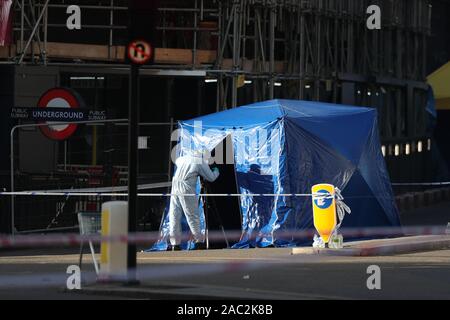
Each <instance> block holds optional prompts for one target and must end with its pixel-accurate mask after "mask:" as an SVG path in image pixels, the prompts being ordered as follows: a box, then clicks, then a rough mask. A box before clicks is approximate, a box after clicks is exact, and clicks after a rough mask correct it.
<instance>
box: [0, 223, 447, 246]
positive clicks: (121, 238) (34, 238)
mask: <svg viewBox="0 0 450 320" xmlns="http://www.w3.org/2000/svg"><path fill="white" fill-rule="evenodd" d="M50 231H51V229H49V232H50ZM339 232H340V233H341V234H343V235H344V237H346V238H353V239H363V238H371V237H399V236H425V235H448V234H449V233H448V232H449V230H448V229H447V226H424V227H384V228H379V227H376V228H354V229H352V228H342V229H340V230H339ZM316 233H317V232H316V231H315V230H313V229H310V230H286V231H284V230H279V231H277V232H275V234H276V237H277V238H278V239H297V240H302V239H303V240H305V242H306V241H311V239H312V238H313V236H314V235H315V234H316ZM273 235H274V234H262V233H257V234H252V235H248V234H244V236H245V237H246V239H248V240H250V241H251V240H255V239H256V238H261V237H273ZM242 236H243V233H242V231H241V230H234V231H226V237H227V239H228V240H229V241H230V240H231V241H232V240H236V241H239V240H240V239H241V238H242ZM165 237H168V235H166V234H162V233H161V232H139V233H133V234H128V235H115V236H101V235H80V234H75V233H72V234H47V235H14V236H11V235H0V248H32V247H47V246H48V247H53V246H77V245H79V244H81V243H86V242H88V241H91V242H92V243H94V244H100V243H102V242H110V243H112V242H120V243H134V244H145V245H149V244H150V243H154V242H157V241H159V240H161V239H162V238H165ZM208 238H209V240H210V241H222V240H223V239H224V234H223V232H222V231H209V235H208ZM188 240H191V235H190V234H188V233H185V234H184V235H183V236H182V241H188Z"/></svg>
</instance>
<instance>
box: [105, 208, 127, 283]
mask: <svg viewBox="0 0 450 320" xmlns="http://www.w3.org/2000/svg"><path fill="white" fill-rule="evenodd" d="M126 235H128V203H127V202H125V201H111V202H105V203H103V205H102V236H104V237H110V236H126ZM100 251H101V253H100V274H99V281H109V280H122V279H126V276H127V259H128V246H127V243H122V242H102V243H101V249H100Z"/></svg>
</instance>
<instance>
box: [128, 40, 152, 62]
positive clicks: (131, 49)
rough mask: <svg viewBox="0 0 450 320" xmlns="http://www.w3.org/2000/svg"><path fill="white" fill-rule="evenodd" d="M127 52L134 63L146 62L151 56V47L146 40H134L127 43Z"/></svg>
mask: <svg viewBox="0 0 450 320" xmlns="http://www.w3.org/2000/svg"><path fill="white" fill-rule="evenodd" d="M127 54H128V58H129V59H130V61H131V62H133V63H134V64H146V63H147V62H149V61H150V59H151V58H152V54H153V49H152V46H151V45H150V43H148V42H147V41H144V40H134V41H131V42H130V43H129V44H128V47H127Z"/></svg>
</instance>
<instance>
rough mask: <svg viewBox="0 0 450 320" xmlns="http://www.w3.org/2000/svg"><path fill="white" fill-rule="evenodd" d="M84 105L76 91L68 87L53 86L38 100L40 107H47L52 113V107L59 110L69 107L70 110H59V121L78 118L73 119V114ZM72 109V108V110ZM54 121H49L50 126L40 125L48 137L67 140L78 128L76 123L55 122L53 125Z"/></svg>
mask: <svg viewBox="0 0 450 320" xmlns="http://www.w3.org/2000/svg"><path fill="white" fill-rule="evenodd" d="M82 106H83V102H82V100H81V98H80V97H79V96H78V94H76V93H75V92H74V91H72V90H70V89H66V88H53V89H50V90H48V91H47V92H46V93H44V94H43V95H42V96H41V98H40V99H39V102H38V108H45V109H46V110H45V111H48V112H49V113H51V109H52V108H57V110H61V109H68V110H67V111H68V112H61V111H58V112H57V113H55V114H57V115H58V116H60V117H56V118H58V119H61V120H58V121H55V122H62V121H70V120H77V119H71V114H72V113H73V112H71V111H75V110H73V109H78V108H81V107H82ZM71 109H72V110H71ZM52 122H53V121H47V122H46V123H47V124H49V125H48V126H41V127H39V128H40V130H41V132H42V133H43V134H44V135H45V136H46V137H48V138H50V139H53V140H65V139H68V138H69V137H70V136H71V135H72V134H74V132H75V131H76V130H77V125H76V124H73V123H72V124H55V125H51V124H52Z"/></svg>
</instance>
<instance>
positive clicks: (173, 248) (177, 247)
mask: <svg viewBox="0 0 450 320" xmlns="http://www.w3.org/2000/svg"><path fill="white" fill-rule="evenodd" d="M169 251H181V246H180V245H179V244H177V245H175V246H170V247H169Z"/></svg>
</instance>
